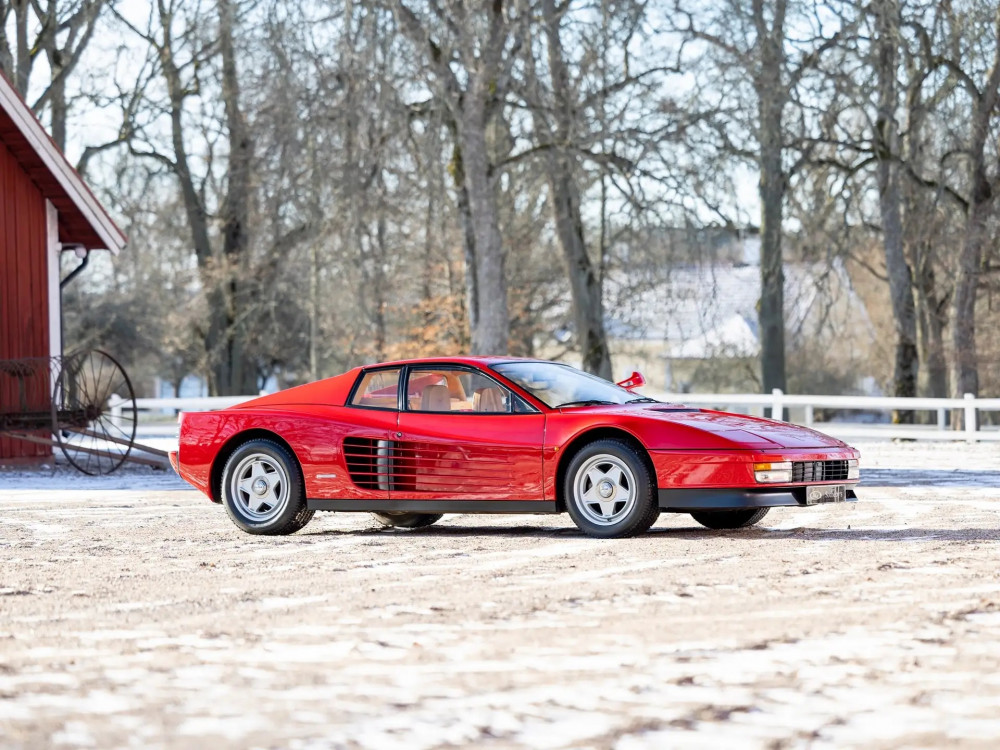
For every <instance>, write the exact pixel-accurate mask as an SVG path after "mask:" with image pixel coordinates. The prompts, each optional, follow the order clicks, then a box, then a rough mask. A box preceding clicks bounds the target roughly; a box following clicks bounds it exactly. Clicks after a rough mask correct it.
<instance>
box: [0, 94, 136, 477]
mask: <svg viewBox="0 0 1000 750" xmlns="http://www.w3.org/2000/svg"><path fill="white" fill-rule="evenodd" d="M124 246H125V235H123V234H122V232H121V230H120V229H118V227H117V226H115V223H114V222H113V221H112V220H111V218H110V217H109V216H108V214H107V212H106V211H105V210H104V208H103V207H102V206H101V204H100V203H99V202H98V201H97V199H96V198H95V197H94V194H93V193H92V192H91V191H90V189H89V188H88V187H87V186H86V185H85V184H84V182H83V180H82V179H81V178H80V175H79V174H77V172H76V170H75V169H73V167H72V166H70V164H69V162H68V161H66V157H65V156H64V155H63V154H62V152H61V151H60V150H59V148H58V147H57V146H56V144H55V143H54V142H53V140H52V139H51V138H50V137H49V136H48V134H47V133H46V132H45V129H44V128H43V127H42V125H41V123H39V121H38V119H37V118H36V117H35V116H34V114H32V112H31V110H30V109H29V108H28V106H27V105H26V104H25V103H24V100H23V99H21V97H20V96H19V95H18V94H17V92H16V91H15V90H14V88H13V86H11V84H10V83H9V82H8V81H7V79H6V78H4V77H3V76H2V75H0V362H2V361H3V360H9V359H17V358H23V357H48V356H53V355H58V354H59V353H60V352H61V350H62V326H61V321H62V315H61V309H60V296H59V282H60V272H59V269H60V264H59V258H60V255H61V253H62V252H63V251H64V250H80V251H82V250H87V251H89V250H98V249H103V250H110V251H111V252H112V253H114V254H118V252H120V251H121V250H122V248H124ZM8 369H10V368H8ZM15 380H16V378H15V376H14V375H13V374H11V373H7V374H6V375H5V374H4V373H2V372H0V413H3V412H4V411H5V410H10V409H11V408H16V407H12V405H13V404H16V401H15V399H17V398H18V396H17V385H16V383H15V382H14V381H15ZM5 381H6V382H5ZM22 390H23V386H22ZM50 453H51V449H50V448H49V447H48V446H44V445H36V444H33V443H29V442H25V441H20V440H13V439H10V438H5V437H2V436H0V461H3V462H10V460H12V459H13V460H14V461H18V460H20V459H28V460H31V459H32V458H36V457H38V456H45V455H49V454H50Z"/></svg>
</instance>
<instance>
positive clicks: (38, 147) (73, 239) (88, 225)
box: [0, 74, 126, 255]
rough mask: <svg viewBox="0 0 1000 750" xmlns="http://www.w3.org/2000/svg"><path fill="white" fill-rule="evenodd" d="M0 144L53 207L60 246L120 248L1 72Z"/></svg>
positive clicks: (100, 211) (111, 227)
mask: <svg viewBox="0 0 1000 750" xmlns="http://www.w3.org/2000/svg"><path fill="white" fill-rule="evenodd" d="M0 142H2V143H3V144H4V145H5V146H6V147H7V149H8V150H9V151H10V152H11V154H13V156H14V158H15V159H17V161H18V163H19V164H20V165H21V167H22V168H23V169H24V171H25V172H27V173H28V176H29V177H31V179H32V181H33V182H34V183H35V184H36V185H37V186H38V188H39V190H41V192H42V194H43V195H44V196H45V197H46V198H47V199H48V200H50V201H51V202H52V204H53V205H54V206H55V207H56V210H57V211H58V212H59V241H60V242H63V243H79V244H81V245H83V246H84V247H86V248H87V249H89V250H97V249H106V250H110V251H111V252H112V253H114V254H116V255H117V254H118V253H119V252H120V251H121V250H122V249H123V248H124V247H125V241H126V239H125V235H124V234H123V233H122V231H121V230H120V229H119V228H118V227H117V226H116V225H115V223H114V221H112V220H111V217H110V216H108V213H107V211H105V210H104V207H103V206H102V205H101V204H100V202H99V201H98V200H97V198H96V197H94V194H93V193H92V192H91V190H90V188H88V187H87V185H86V183H85V182H84V181H83V179H82V178H81V177H80V175H79V173H78V172H77V171H76V170H75V169H74V168H73V167H72V165H71V164H70V163H69V162H68V161H67V160H66V157H65V155H64V154H63V153H62V151H60V150H59V147H58V146H56V144H55V141H53V140H52V138H51V137H49V134H48V133H47V132H46V131H45V128H44V127H42V124H41V123H40V122H39V121H38V118H37V117H35V115H34V113H32V111H31V109H30V108H29V107H28V105H27V104H26V103H25V102H24V100H23V99H22V98H21V96H20V95H19V94H18V93H17V91H15V89H14V87H13V86H12V85H11V84H10V82H9V81H8V80H7V79H6V78H5V77H4V76H3V75H2V74H0Z"/></svg>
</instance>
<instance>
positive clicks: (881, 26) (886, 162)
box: [873, 0, 919, 423]
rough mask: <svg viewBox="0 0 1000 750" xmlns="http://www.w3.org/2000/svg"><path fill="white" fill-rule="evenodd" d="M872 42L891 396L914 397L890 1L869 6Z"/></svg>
mask: <svg viewBox="0 0 1000 750" xmlns="http://www.w3.org/2000/svg"><path fill="white" fill-rule="evenodd" d="M873 10H874V13H875V22H876V29H877V38H876V41H875V54H876V60H875V65H876V69H877V79H878V113H877V115H876V119H875V133H874V137H875V155H876V157H877V158H878V169H877V180H878V192H879V210H880V213H881V215H882V243H883V249H884V252H885V265H886V271H887V273H888V276H889V295H890V297H891V300H892V313H893V321H894V323H895V331H896V354H895V365H894V369H893V395H895V396H909V397H912V396H916V395H917V374H918V367H919V362H918V359H917V356H918V352H917V316H916V308H915V305H914V302H913V276H912V273H911V271H910V266H909V264H908V263H907V262H906V256H905V254H904V251H903V222H902V218H901V213H902V211H901V206H902V200H903V199H902V193H901V190H900V176H899V164H898V161H897V158H896V157H897V154H898V140H899V135H898V128H897V126H896V119H895V112H896V107H897V105H898V100H897V88H896V82H897V77H898V55H899V7H898V5H897V3H896V2H895V0H879V2H877V3H876V4H875V5H874V6H873ZM913 416H914V415H913V412H912V411H907V410H903V411H896V412H893V421H894V422H896V423H902V422H906V423H912V422H913Z"/></svg>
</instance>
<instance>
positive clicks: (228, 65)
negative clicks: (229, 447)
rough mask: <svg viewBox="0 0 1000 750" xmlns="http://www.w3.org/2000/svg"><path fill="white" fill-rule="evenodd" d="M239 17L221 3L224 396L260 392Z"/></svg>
mask: <svg viewBox="0 0 1000 750" xmlns="http://www.w3.org/2000/svg"><path fill="white" fill-rule="evenodd" d="M234 26H235V17H234V11H233V7H232V5H231V4H230V0H219V46H220V51H221V53H222V99H223V102H224V104H225V110H226V128H227V130H228V131H229V155H228V181H227V184H226V197H225V200H224V202H223V206H222V254H223V258H224V259H225V260H224V274H225V284H224V286H223V289H224V297H225V313H226V317H225V324H226V329H225V332H224V339H223V357H224V360H225V361H222V362H219V365H218V370H217V374H218V375H219V376H222V375H224V374H226V373H227V371H228V375H229V378H228V380H227V379H224V378H221V377H220V379H219V388H220V392H221V393H222V394H223V395H239V394H254V393H256V392H257V390H258V388H257V385H258V384H257V372H256V370H255V368H254V364H253V361H252V358H251V357H250V355H249V353H248V351H247V331H246V329H245V326H244V324H243V323H242V322H241V318H242V317H243V316H242V313H243V312H244V307H245V306H246V305H247V304H248V303H249V300H248V299H246V297H247V294H246V292H244V291H243V290H242V289H241V285H242V283H243V280H242V279H241V278H240V272H241V270H242V269H243V266H244V265H245V263H246V258H247V251H248V247H249V242H250V238H249V234H248V233H249V228H250V162H251V159H252V157H253V150H252V147H251V143H250V134H249V132H248V130H247V125H246V119H245V118H244V116H243V111H242V109H241V108H240V100H239V95H240V92H239V78H238V75H237V71H236V53H235V51H234V43H233V42H234V40H233V36H234Z"/></svg>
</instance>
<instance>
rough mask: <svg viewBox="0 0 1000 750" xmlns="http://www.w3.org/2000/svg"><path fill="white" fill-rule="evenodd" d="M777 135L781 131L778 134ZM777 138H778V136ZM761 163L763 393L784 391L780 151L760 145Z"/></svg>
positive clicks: (783, 176) (783, 177)
mask: <svg viewBox="0 0 1000 750" xmlns="http://www.w3.org/2000/svg"><path fill="white" fill-rule="evenodd" d="M779 132H780V131H779ZM777 137H779V138H780V135H778V136H777ZM761 145H762V148H761V163H760V186H759V189H760V203H761V206H760V310H759V313H758V322H759V324H760V364H761V382H762V385H763V388H764V392H765V393H770V392H771V390H772V389H774V388H780V389H781V390H785V388H786V381H785V273H784V262H783V259H782V255H781V219H782V214H783V204H784V200H785V184H784V183H785V175H784V171H783V170H782V168H781V149H780V147H778V148H773V147H770V146H767V147H764V143H762V144H761Z"/></svg>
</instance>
